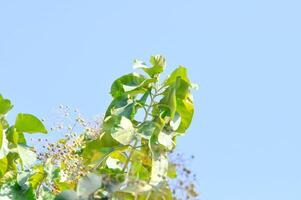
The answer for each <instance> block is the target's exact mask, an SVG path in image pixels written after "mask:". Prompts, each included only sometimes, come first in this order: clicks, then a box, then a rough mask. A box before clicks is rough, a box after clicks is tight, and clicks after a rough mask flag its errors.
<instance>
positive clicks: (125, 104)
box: [105, 95, 136, 120]
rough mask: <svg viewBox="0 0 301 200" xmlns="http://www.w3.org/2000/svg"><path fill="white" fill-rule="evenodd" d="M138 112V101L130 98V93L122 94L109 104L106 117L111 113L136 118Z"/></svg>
mask: <svg viewBox="0 0 301 200" xmlns="http://www.w3.org/2000/svg"><path fill="white" fill-rule="evenodd" d="M135 114H136V103H135V102H134V101H133V100H132V99H130V98H128V95H123V96H120V97H118V98H116V99H114V100H113V101H112V102H111V104H110V105H109V107H108V109H107V111H106V114H105V117H108V116H110V115H119V116H124V117H126V118H128V119H130V120H132V119H134V117H135Z"/></svg>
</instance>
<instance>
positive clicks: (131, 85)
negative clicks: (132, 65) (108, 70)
mask: <svg viewBox="0 0 301 200" xmlns="http://www.w3.org/2000/svg"><path fill="white" fill-rule="evenodd" d="M154 81H155V79H147V78H145V77H144V76H142V75H140V74H137V73H131V74H127V75H124V76H122V77H120V78H118V79H117V80H115V81H114V82H113V84H112V86H111V95H112V96H113V97H114V98H117V97H120V96H123V95H125V94H129V95H137V94H139V93H144V92H145V91H146V90H147V89H148V88H149V84H150V83H152V82H154Z"/></svg>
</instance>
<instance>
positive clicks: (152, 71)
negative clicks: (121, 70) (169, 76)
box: [134, 55, 166, 78]
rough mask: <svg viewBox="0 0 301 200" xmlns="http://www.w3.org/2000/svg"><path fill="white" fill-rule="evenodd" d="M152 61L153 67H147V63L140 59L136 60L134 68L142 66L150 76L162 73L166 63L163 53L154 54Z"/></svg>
mask: <svg viewBox="0 0 301 200" xmlns="http://www.w3.org/2000/svg"><path fill="white" fill-rule="evenodd" d="M150 63H151V64H152V65H153V66H152V67H147V66H146V64H145V63H143V62H142V61H140V60H134V68H141V69H142V70H143V71H145V72H146V73H147V74H148V75H149V76H150V77H152V78H153V77H156V76H157V75H158V74H160V73H162V72H163V70H164V68H165V66H166V63H165V58H164V57H163V56H161V55H154V56H151V58H150Z"/></svg>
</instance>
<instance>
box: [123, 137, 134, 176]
mask: <svg viewBox="0 0 301 200" xmlns="http://www.w3.org/2000/svg"><path fill="white" fill-rule="evenodd" d="M137 144H138V139H136V140H135V143H134V145H133V147H132V149H131V151H130V154H129V157H128V158H127V160H126V162H125V164H124V166H123V169H122V172H124V171H125V170H126V168H127V167H128V165H129V162H130V160H131V157H132V155H133V153H134V150H135V149H136V146H137Z"/></svg>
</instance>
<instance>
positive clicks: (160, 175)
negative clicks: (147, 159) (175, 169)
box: [150, 152, 168, 186]
mask: <svg viewBox="0 0 301 200" xmlns="http://www.w3.org/2000/svg"><path fill="white" fill-rule="evenodd" d="M167 170H168V158H167V155H166V153H163V152H160V153H153V160H152V171H151V180H150V184H151V185H154V186H156V185H158V184H159V183H161V182H162V181H164V180H165V178H166V176H167Z"/></svg>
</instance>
